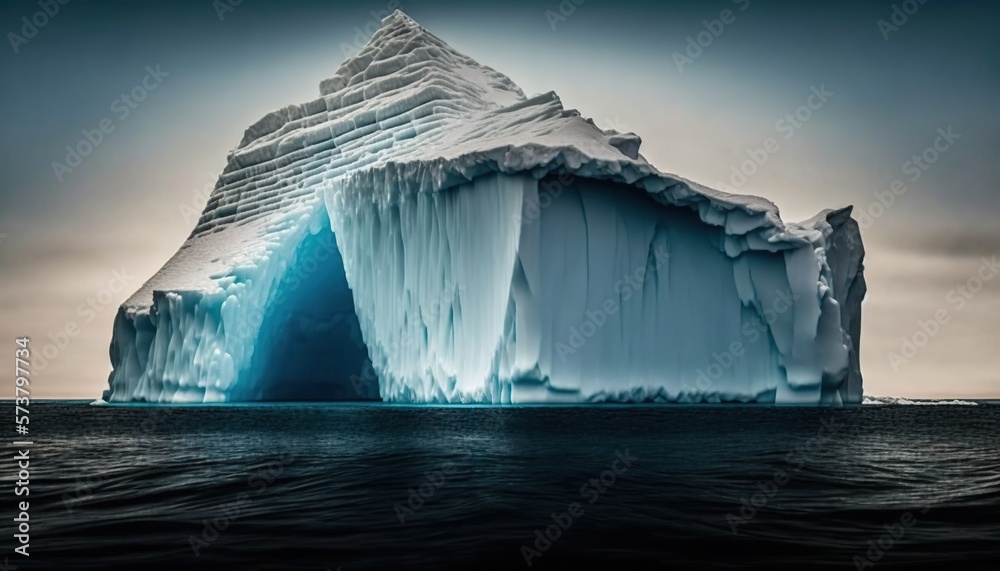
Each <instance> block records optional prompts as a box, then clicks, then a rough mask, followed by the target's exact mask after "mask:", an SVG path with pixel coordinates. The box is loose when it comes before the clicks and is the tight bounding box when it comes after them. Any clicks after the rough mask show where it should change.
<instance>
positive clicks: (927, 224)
mask: <svg viewBox="0 0 1000 571" xmlns="http://www.w3.org/2000/svg"><path fill="white" fill-rule="evenodd" d="M48 1H49V2H51V5H49V4H46V0H43V1H42V2H41V3H39V2H31V1H10V2H4V3H3V4H2V6H0V27H2V28H3V32H4V33H5V37H6V40H7V41H6V45H4V46H0V65H2V70H3V78H4V86H3V89H2V90H0V121H2V122H0V125H2V129H0V153H2V156H3V157H4V158H3V161H2V166H0V169H2V170H0V181H2V185H0V204H2V207H0V276H2V278H0V311H2V316H3V319H2V320H0V342H7V343H10V346H11V348H12V349H13V348H14V340H15V339H16V338H19V337H24V336H28V337H30V338H31V339H32V342H31V344H32V346H33V347H34V348H35V356H36V361H35V362H34V363H33V368H34V369H35V377H34V380H33V384H32V396H33V397H35V398H84V399H87V398H96V397H98V396H100V394H101V391H102V390H104V389H105V388H107V375H108V373H109V372H110V361H109V357H108V348H109V344H110V340H111V333H112V322H113V319H114V315H115V312H116V309H117V307H118V305H119V304H120V303H121V302H122V301H124V300H125V299H126V298H127V297H128V296H129V295H130V294H131V293H132V292H133V291H134V290H136V289H137V288H138V287H139V286H140V285H141V284H142V283H143V282H144V281H145V280H146V279H148V278H149V277H151V276H152V274H153V273H154V272H155V271H156V270H157V269H158V268H159V267H160V266H161V265H162V264H163V263H164V262H165V261H166V260H167V259H168V258H169V257H170V256H171V255H172V254H173V253H174V252H175V251H176V250H177V248H178V247H179V246H180V245H181V244H182V243H183V241H184V240H185V238H186V237H187V236H188V234H189V233H190V231H191V228H192V227H193V225H194V222H195V219H196V214H195V213H196V212H200V210H201V209H202V207H203V206H204V204H205V202H206V199H207V195H208V192H209V191H210V190H211V188H212V186H213V185H214V182H215V178H216V177H217V176H218V174H219V173H220V172H221V170H222V169H223V167H224V166H225V161H226V154H227V152H228V151H229V150H230V149H232V148H234V147H235V146H236V144H237V143H238V142H239V141H240V139H241V138H242V136H243V132H244V130H245V129H246V128H247V127H248V126H250V125H251V124H252V123H254V122H255V121H256V120H257V119H259V118H261V117H262V116H264V115H265V114H267V113H268V112H270V111H273V110H275V109H278V108H280V107H283V106H285V105H288V104H291V103H301V102H305V101H309V100H312V99H315V98H316V97H317V96H318V92H319V83H320V81H321V80H322V79H324V78H326V77H329V76H332V75H333V73H334V72H335V71H336V69H337V68H338V67H339V65H340V63H341V62H342V61H343V60H344V59H345V58H346V57H347V56H349V55H353V54H354V53H356V52H357V51H358V49H359V48H360V45H362V44H363V42H364V41H366V40H367V39H368V38H369V37H370V36H371V34H372V33H373V32H374V31H375V29H376V28H377V25H378V19H379V18H380V17H381V16H383V15H385V14H387V13H388V11H391V10H392V9H394V8H396V7H400V8H402V9H403V10H404V11H405V12H406V13H407V14H409V15H410V16H411V17H413V18H414V19H416V20H417V21H418V22H420V23H421V24H422V25H423V26H424V27H426V28H427V29H428V30H430V31H431V32H432V33H434V34H435V35H437V36H438V37H440V38H442V39H443V40H445V41H446V42H448V43H449V44H450V45H452V46H453V47H454V48H456V49H458V50H459V51H461V52H463V53H466V54H468V55H469V56H471V57H473V58H475V59H476V60H478V61H479V62H481V63H483V64H485V65H488V66H490V67H493V68H494V69H497V70H499V71H501V72H502V73H504V74H506V75H507V76H509V77H510V78H512V79H513V80H514V81H515V82H516V83H517V84H518V85H520V86H521V88H522V89H523V90H524V91H525V93H527V94H529V95H530V94H534V93H543V92H548V91H555V92H556V93H557V94H559V96H560V97H561V99H562V101H563V104H564V105H565V106H566V107H567V108H574V109H579V110H580V111H581V113H582V114H583V115H584V116H587V117H592V118H593V119H594V121H595V122H596V123H597V124H598V125H599V126H601V127H603V128H615V129H617V130H619V131H633V132H635V133H637V134H639V135H640V136H641V137H642V139H643V146H642V149H641V152H642V154H643V155H644V156H645V157H646V159H647V160H649V161H650V162H651V163H652V164H654V165H655V166H656V167H657V168H659V169H660V170H661V171H664V172H668V173H673V174H677V175H680V176H682V177H684V178H687V179H689V180H693V181H696V182H699V183H702V184H706V185H708V186H711V187H715V188H721V189H724V190H729V191H731V192H740V193H748V194H756V195H760V196H764V197H766V198H768V199H770V200H771V201H773V202H774V203H775V204H777V205H778V206H779V208H780V209H781V213H782V217H783V218H784V219H785V220H788V221H799V220H804V219H807V218H810V217H812V216H813V215H815V214H816V213H817V212H819V211H821V210H823V209H825V208H835V207H842V206H846V205H855V216H856V218H858V219H859V220H860V221H861V224H862V228H863V231H862V233H863V237H864V240H865V247H866V250H867V258H866V263H865V265H866V270H865V273H866V276H867V281H868V287H869V293H868V297H867V299H866V301H865V303H864V305H863V331H862V340H861V358H862V372H863V375H864V383H865V392H866V394H873V395H881V396H905V397H909V398H1000V351H998V346H1000V327H998V323H997V319H998V318H1000V279H997V278H998V277H1000V267H997V266H996V263H995V262H994V261H995V260H996V261H1000V224H998V220H1000V160H998V159H1000V110H998V108H997V105H998V103H997V102H998V101H1000V41H998V40H997V39H996V29H997V24H996V22H997V21H1000V20H998V19H1000V6H997V5H992V4H991V5H987V4H986V3H980V2H970V1H955V2H943V1H938V0H925V1H924V3H920V2H919V1H918V0H908V1H907V2H898V1H897V2H889V1H885V2H882V1H866V2H860V1H853V0H843V1H836V2H835V1H812V2H792V1H779V0H707V1H683V2H681V1H663V2H655V3H653V2H627V1H612V0H575V1H574V0H564V1H562V2H559V1H556V0H542V1H538V2H520V1H515V2H494V3H489V4H479V3H470V2H435V1H433V0H391V1H388V0H386V1H382V0H378V1H376V0H370V1H360V0H357V1H356V0H348V1H337V2H333V1H324V2H320V1H295V0H292V1H285V2H276V1H272V2H269V1H265V0H242V1H240V0H218V1H215V2H213V1H211V0H200V1H197V2H192V1H178V2H84V1H82V0H77V1H69V2H68V3H66V4H65V5H62V4H59V3H58V2H57V1H56V0H48ZM43 4H46V6H48V10H49V12H51V13H52V15H51V16H50V15H48V14H44V12H42V10H43V8H42V5H43ZM56 7H58V11H56ZM40 13H41V14H44V15H39V14H40ZM32 20H34V23H30V22H31V21H32ZM39 24H40V25H39ZM139 85H144V88H143V89H140V90H138V93H139V94H140V95H144V97H142V100H141V101H136V100H132V98H131V97H129V96H128V95H127V94H128V93H129V92H133V90H134V88H136V87H137V86H139ZM123 94H124V95H125V99H123ZM810 105H811V107H810ZM102 128H103V129H104V130H103V131H102V130H101V129H102ZM88 136H89V141H88ZM769 139H773V141H771V143H768V140H769ZM83 141H88V142H90V143H91V144H90V145H87V144H83V145H82V149H83V150H85V151H87V152H86V156H81V157H72V156H69V157H68V156H67V155H68V154H69V153H68V151H67V148H66V147H67V146H71V147H77V148H81V142H83ZM765 144H768V145H769V149H770V151H767V152H763V151H761V149H764V148H765ZM88 147H89V149H88ZM754 156H756V157H758V160H757V162H758V163H760V164H759V165H757V164H755V165H750V164H746V165H745V164H744V163H745V161H748V160H752V157H754ZM54 163H60V164H61V165H62V166H59V165H56V166H54ZM741 168H742V171H743V173H749V176H744V175H743V174H742V173H741V172H740V169H741ZM894 181H899V182H898V183H896V182H894ZM894 184H895V186H894ZM894 188H895V192H893V189H894ZM880 197H881V198H880ZM880 200H881V202H880ZM3 340H6V341H3ZM47 347H50V348H48V349H46V348H47ZM43 352H44V353H43ZM46 355H47V356H48V357H50V358H46Z"/></svg>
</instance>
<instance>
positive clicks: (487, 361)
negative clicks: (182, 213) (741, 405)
mask: <svg viewBox="0 0 1000 571" xmlns="http://www.w3.org/2000/svg"><path fill="white" fill-rule="evenodd" d="M640 143H641V141H640V139H639V137H638V136H636V135H634V134H631V133H628V134H620V133H616V132H611V131H609V132H605V131H602V130H601V129H599V128H597V127H596V126H595V125H594V124H593V122H591V121H589V120H587V119H584V118H582V117H581V116H580V114H579V113H578V112H576V111H573V110H566V109H564V108H563V107H562V105H561V103H560V101H559V99H558V97H556V96H555V95H554V94H552V93H548V94H541V95H536V96H533V97H525V96H524V94H523V93H522V92H521V90H520V89H518V88H517V86H516V85H514V84H513V82H511V81H510V80H509V79H508V78H506V77H504V76H503V75H501V74H499V73H497V72H496V71H494V70H492V69H490V68H487V67H484V66H481V65H480V64H478V63H476V62H475V61H474V60H472V59H470V58H468V57H467V56H464V55H462V54H459V53H458V52H455V51H454V50H453V49H451V48H450V47H449V46H447V44H445V43H444V42H442V41H441V40H440V39H438V38H436V37H435V36H433V35H431V34H430V33H428V32H427V31H426V30H424V29H423V28H422V27H420V26H419V25H418V24H416V23H415V22H414V21H413V20H411V19H409V18H408V17H406V16H405V15H403V14H402V13H400V12H396V13H394V14H393V15H391V16H389V17H388V18H386V20H385V21H384V24H383V27H382V29H380V30H379V31H378V32H377V33H376V34H375V36H374V37H373V38H372V40H371V42H369V44H368V45H367V46H366V47H365V48H364V49H363V50H362V51H361V53H359V54H358V55H357V56H356V57H354V58H351V59H349V60H348V61H346V62H345V63H344V64H343V65H342V66H341V67H340V69H339V70H338V71H337V73H336V74H335V75H334V76H333V77H332V78H330V79H327V80H324V81H323V82H322V84H321V86H320V98H319V99H316V100H314V101H310V102H308V103H305V104H301V105H291V106H288V107H286V108H284V109H282V110H279V111H276V112H274V113H271V114H268V115H267V116H265V117H264V118H263V119H261V120H260V121H258V122H257V123H256V124H254V125H253V126H251V127H250V128H249V129H247V131H246V133H245V134H244V137H243V140H242V141H241V142H240V144H239V146H238V148H237V149H235V150H234V151H233V152H232V153H231V154H230V156H229V160H228V165H227V167H226V170H225V172H224V173H223V174H222V176H221V177H220V178H219V181H218V183H217V185H216V189H215V191H214V192H213V194H212V196H211V198H210V199H209V203H208V205H207V206H206V208H205V211H204V213H203V214H202V217H201V219H200V220H199V222H198V225H197V226H196V228H195V229H194V231H193V233H192V235H191V237H190V238H189V240H188V241H187V242H186V243H185V244H184V246H183V247H182V248H181V250H180V251H178V253H177V254H176V255H175V256H174V257H173V258H172V259H171V260H170V261H169V262H168V263H167V264H166V265H165V266H164V267H163V269H161V270H160V271H159V272H158V273H157V274H156V275H155V276H154V277H153V278H152V279H151V280H150V281H149V282H148V283H146V284H145V285H144V286H143V288H141V289H140V291H138V292H137V293H136V294H135V295H134V296H133V297H132V298H130V299H129V300H128V301H127V302H126V303H125V304H123V306H122V308H121V309H120V311H119V313H118V316H117V318H116V321H115V329H114V337H113V340H112V346H111V360H112V365H113V367H114V370H113V372H112V374H111V377H110V379H109V384H110V387H109V390H108V391H106V392H105V399H106V400H109V401H130V400H142V401H152V402H210V401H247V400H271V399H283V400H305V399H326V400H342V399H366V398H382V399H384V400H386V401H391V402H437V403H461V402H485V403H528V402H597V401H616V402H768V403H779V404H785V403H787V404H813V405H815V404H826V405H839V404H845V403H859V402H860V401H861V398H862V388H861V373H860V368H859V365H858V362H859V361H858V346H859V336H860V318H861V311H860V307H861V301H862V299H863V297H864V294H865V282H864V276H863V270H862V263H863V258H864V248H863V246H862V244H861V237H860V233H859V230H858V226H857V224H856V223H855V222H854V221H853V220H852V219H851V217H850V209H849V208H848V209H843V210H838V211H825V212H823V213H821V214H819V215H818V216H817V217H815V218H814V219H812V220H809V221H807V222H803V223H801V224H786V223H784V222H782V221H781V219H780V218H779V216H778V212H777V209H776V208H775V207H774V205H772V204H771V203H770V202H768V201H766V200H764V199H760V198H756V197H745V196H735V195H729V194H726V193H722V192H719V191H715V190H712V189H708V188H705V187H702V186H700V185H697V184H695V183H692V182H689V181H686V180H684V179H682V178H680V177H677V176H675V175H669V174H664V173H661V172H659V171H658V170H656V169H655V168H654V167H652V166H651V165H650V164H649V163H647V162H646V161H645V159H644V158H642V156H641V155H640V154H639V148H640Z"/></svg>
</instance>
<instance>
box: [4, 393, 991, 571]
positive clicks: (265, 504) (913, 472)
mask: <svg viewBox="0 0 1000 571" xmlns="http://www.w3.org/2000/svg"><path fill="white" fill-rule="evenodd" d="M11 404H12V403H11ZM12 424H13V423H12ZM30 426H31V436H32V439H33V441H34V445H33V446H32V447H31V453H30V455H31V464H30V471H31V478H30V479H31V487H30V494H31V495H30V503H31V505H30V518H31V519H30V521H31V541H30V554H31V556H30V558H25V557H22V556H20V555H14V554H13V553H12V551H11V550H12V549H13V547H12V546H11V547H6V548H5V550H4V554H2V555H0V562H2V557H8V560H9V562H10V563H11V564H14V565H17V566H18V568H19V569H138V570H145V569H316V570H325V569H331V570H333V569H337V568H341V569H343V570H345V571H346V570H349V569H403V568H436V567H438V568H440V567H443V568H469V569H474V568H512V569H526V568H527V566H526V563H525V559H526V553H527V556H528V557H531V568H532V569H538V568H542V569H546V568H550V569H554V568H572V567H587V568H600V567H602V566H603V567H607V566H612V567H613V568H615V569H617V568H638V567H668V568H669V567H673V568H689V567H693V568H710V567H714V568H734V569H735V568H744V567H746V568H758V569H775V568H788V569H807V568H830V569H851V568H854V569H857V568H860V567H863V568H870V567H874V568H876V569H882V568H885V569H890V568H925V569H937V568H944V567H947V568H954V569H961V568H992V569H998V568H1000V567H998V565H997V564H998V562H1000V450H998V448H1000V405H996V404H984V405H981V406H864V407H857V408H849V409H842V410H829V409H803V408H769V407H753V406H702V407H674V406H636V407H625V406H589V407H511V408H485V407H404V406H387V405H381V404H280V405H261V406H210V407H171V408H160V407H149V406H130V407H111V406H102V407H98V406H89V405H87V404H86V403H57V402H43V403H37V402H36V403H33V404H32V405H31V425H30ZM13 455H14V454H13V453H10V454H5V455H4V461H3V463H2V473H3V479H4V483H5V485H4V489H5V490H7V493H8V494H9V498H8V499H7V500H5V501H4V503H5V504H6V505H7V507H6V508H5V510H4V513H6V514H11V513H13V512H14V503H15V497H14V494H13V480H14V477H13V476H14V475H15V474H16V468H15V466H14V462H13V461H12V460H11V458H12V457H13ZM619 457H620V458H624V460H620V459H619ZM615 470H617V471H618V473H616V472H615ZM601 478H603V480H604V482H603V483H602V482H601ZM592 479H593V480H594V481H593V483H591V480H592ZM411 490H412V492H411ZM421 493H423V495H424V496H426V497H425V498H424V497H420V494H421ZM755 494H756V495H755ZM22 499H23V498H22ZM411 502H412V503H411ZM408 504H409V505H408ZM754 504H756V507H755V505H754ZM741 510H742V513H741ZM552 514H556V519H557V520H558V521H559V522H560V523H561V524H562V525H563V527H566V529H565V530H563V529H562V528H560V527H559V525H558V524H557V523H555V521H554V520H553V518H552ZM400 516H402V522H401V519H400ZM5 521H6V522H8V523H7V524H6V525H5V528H4V529H5V531H7V533H5V539H4V542H5V545H8V546H10V545H11V543H12V538H11V535H12V534H13V531H12V527H11V519H9V516H6V517H5ZM886 526H888V527H886ZM546 528H548V532H549V533H551V534H552V536H555V537H557V538H556V539H555V540H548V539H546V540H544V541H542V540H538V544H537V545H536V540H537V536H536V530H539V533H540V534H545V533H546ZM734 530H735V532H734ZM893 535H895V536H896V537H893ZM869 541H871V542H872V543H871V544H870V543H869ZM879 542H881V543H882V546H881V547H879V546H878V543H879ZM872 545H875V547H872ZM522 546H525V547H522ZM529 548H530V549H534V550H536V553H537V554H534V553H529V552H527V550H528V549H529ZM542 548H544V549H542ZM196 551H197V555H196V553H195V552H196ZM8 554H10V555H9V556H8ZM871 562H873V563H874V565H872V566H869V565H867V564H866V563H871Z"/></svg>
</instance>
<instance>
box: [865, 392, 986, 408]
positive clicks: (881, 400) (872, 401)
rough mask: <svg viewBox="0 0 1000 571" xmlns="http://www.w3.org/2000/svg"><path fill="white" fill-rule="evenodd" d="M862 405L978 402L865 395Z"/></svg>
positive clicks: (970, 404)
mask: <svg viewBox="0 0 1000 571" xmlns="http://www.w3.org/2000/svg"><path fill="white" fill-rule="evenodd" d="M861 404H863V405H891V404H895V405H916V406H977V405H979V403H977V402H972V401H967V400H957V399H956V400H910V399H907V398H902V397H875V396H869V395H865V398H864V400H863V401H862V403H861Z"/></svg>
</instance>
